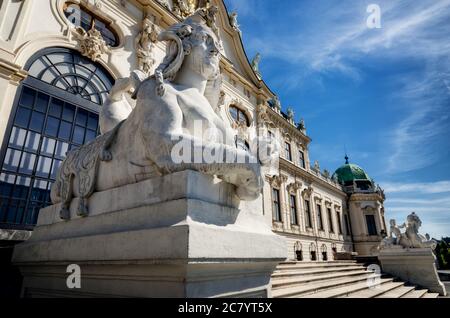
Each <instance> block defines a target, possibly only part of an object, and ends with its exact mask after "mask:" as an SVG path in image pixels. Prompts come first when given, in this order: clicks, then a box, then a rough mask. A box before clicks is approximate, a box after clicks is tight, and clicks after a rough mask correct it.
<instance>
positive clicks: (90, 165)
mask: <svg viewBox="0 0 450 318" xmlns="http://www.w3.org/2000/svg"><path fill="white" fill-rule="evenodd" d="M216 9H217V8H216ZM210 10H211V12H217V10H215V9H213V8H212V7H211V8H210ZM211 12H209V10H207V9H199V10H197V11H196V13H195V14H194V15H192V16H190V17H189V18H187V19H186V20H185V21H183V22H181V23H177V24H175V25H172V26H171V27H169V28H168V29H167V30H165V31H163V32H161V33H160V35H159V36H158V39H159V40H161V41H167V55H166V57H165V58H164V60H163V62H162V63H161V64H160V65H159V66H158V68H157V70H156V71H155V75H154V76H151V77H150V78H148V79H147V80H145V81H143V82H142V83H141V81H140V79H139V76H137V79H135V80H136V82H137V83H136V85H130V84H129V83H130V82H133V80H131V81H130V82H127V81H124V82H123V83H119V84H118V86H117V89H114V90H113V91H112V93H111V95H110V100H112V101H114V100H119V102H120V101H121V100H122V98H123V93H124V92H125V91H126V89H127V87H129V86H135V87H136V88H135V92H134V95H135V97H136V106H135V107H134V109H133V110H132V111H131V113H130V114H129V115H128V117H127V118H126V119H125V120H123V121H122V122H121V123H120V124H118V125H116V126H115V128H113V129H112V130H110V131H108V132H107V133H105V134H104V135H101V136H99V137H98V138H97V139H96V140H94V141H93V142H91V143H89V144H87V145H84V146H81V147H80V148H78V149H77V150H75V151H73V152H71V153H70V154H69V155H68V157H67V158H66V160H65V161H64V162H63V164H62V167H61V170H60V172H59V175H58V178H57V180H56V182H55V184H54V186H53V188H52V201H53V203H55V204H56V203H60V202H62V211H61V216H62V217H63V218H66V217H67V213H68V206H69V204H70V200H71V198H72V197H79V198H80V204H79V208H78V211H79V213H78V214H79V215H86V214H87V213H88V208H87V206H86V204H87V199H88V197H89V196H90V195H91V194H92V192H94V191H105V190H109V189H112V188H117V187H121V186H124V185H128V184H131V183H135V182H137V181H142V180H145V179H149V178H153V177H155V176H161V175H165V174H171V173H175V172H178V171H185V170H195V171H199V172H202V173H205V174H208V175H212V176H217V177H219V178H221V179H222V180H223V181H225V182H227V183H230V184H233V185H235V194H236V196H237V198H239V199H241V200H249V201H250V200H255V199H256V198H258V197H259V195H260V194H261V190H262V187H263V179H262V172H261V163H263V161H262V159H260V158H258V156H257V155H256V154H252V153H250V152H249V151H246V150H241V149H238V148H237V147H236V143H235V132H234V131H233V129H232V128H231V125H230V124H229V122H228V121H224V120H223V119H222V118H220V117H219V116H218V115H217V113H216V112H215V108H216V107H217V104H218V101H219V96H220V95H219V94H220V89H221V74H220V58H221V56H222V55H221V54H220V52H222V50H223V49H222V44H221V41H220V38H219V37H218V36H217V34H216V33H215V32H214V31H213V29H212V28H211V27H209V26H208V25H209V22H210V21H213V20H211V14H212V13H211ZM208 21H209V22H208ZM121 96H122V97H121ZM149 105H150V106H151V107H149ZM197 124H201V127H202V129H201V131H200V133H199V132H198V131H197V128H196V127H197V126H196V125H197ZM207 131H213V132H214V134H210V135H208V138H204V136H203V133H204V132H207ZM197 154H215V157H214V158H213V160H211V158H207V157H205V156H204V155H202V156H200V157H198V156H197Z"/></svg>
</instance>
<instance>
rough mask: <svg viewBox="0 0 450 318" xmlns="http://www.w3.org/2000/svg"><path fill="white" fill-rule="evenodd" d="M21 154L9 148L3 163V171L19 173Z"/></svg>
mask: <svg viewBox="0 0 450 318" xmlns="http://www.w3.org/2000/svg"><path fill="white" fill-rule="evenodd" d="M20 155H21V152H20V151H18V150H14V149H11V148H8V150H7V151H6V156H5V162H4V163H3V169H4V170H8V171H17V167H19V163H20Z"/></svg>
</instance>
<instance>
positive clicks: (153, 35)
mask: <svg viewBox="0 0 450 318" xmlns="http://www.w3.org/2000/svg"><path fill="white" fill-rule="evenodd" d="M157 40H158V32H157V31H156V26H155V24H154V17H153V21H152V20H151V18H150V16H149V15H146V16H145V18H144V20H143V21H142V30H141V32H139V34H138V36H137V37H136V40H135V47H136V56H137V60H138V70H140V71H142V72H143V73H144V74H146V75H147V76H150V75H151V74H150V72H151V69H152V67H153V65H154V64H155V57H154V53H153V50H154V48H155V45H156V44H155V43H156V42H157Z"/></svg>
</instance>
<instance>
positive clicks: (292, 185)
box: [286, 181, 302, 193]
mask: <svg viewBox="0 0 450 318" xmlns="http://www.w3.org/2000/svg"><path fill="white" fill-rule="evenodd" d="M301 187H302V183H301V182H300V181H295V182H293V183H290V184H288V185H287V187H286V189H287V190H288V192H290V193H297V191H298V190H299V189H300V188H301Z"/></svg>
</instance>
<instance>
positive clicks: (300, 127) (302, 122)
mask: <svg viewBox="0 0 450 318" xmlns="http://www.w3.org/2000/svg"><path fill="white" fill-rule="evenodd" d="M297 129H298V130H300V131H301V132H305V131H306V125H305V120H304V119H303V118H302V119H300V122H299V123H298V124H297Z"/></svg>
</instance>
